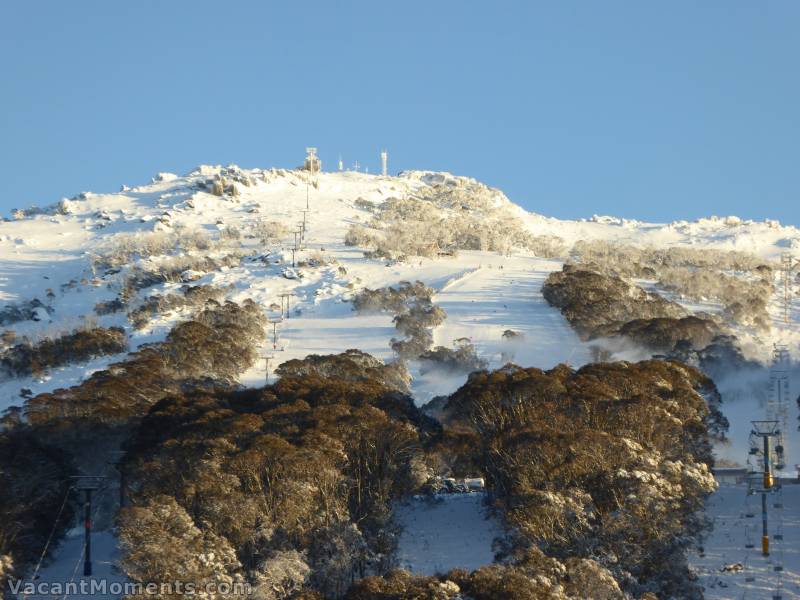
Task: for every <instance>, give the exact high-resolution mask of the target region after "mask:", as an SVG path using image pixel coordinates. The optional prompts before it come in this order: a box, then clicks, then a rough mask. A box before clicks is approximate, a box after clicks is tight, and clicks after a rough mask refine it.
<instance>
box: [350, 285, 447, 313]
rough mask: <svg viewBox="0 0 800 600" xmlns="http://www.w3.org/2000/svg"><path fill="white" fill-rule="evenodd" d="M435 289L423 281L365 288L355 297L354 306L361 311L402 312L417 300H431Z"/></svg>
mask: <svg viewBox="0 0 800 600" xmlns="http://www.w3.org/2000/svg"><path fill="white" fill-rule="evenodd" d="M431 296H433V289H432V288H429V287H428V286H426V285H425V284H424V283H422V282H421V281H416V282H414V283H413V284H412V283H409V282H407V281H403V282H400V285H398V286H396V287H391V286H390V287H385V288H379V289H376V290H371V289H369V288H364V289H363V290H361V291H360V292H359V293H358V294H356V296H355V297H354V298H353V308H354V309H355V310H356V311H357V312H359V313H369V312H389V313H401V312H404V311H405V310H408V307H409V305H410V304H412V303H415V302H416V301H418V300H419V301H425V302H430V299H431Z"/></svg>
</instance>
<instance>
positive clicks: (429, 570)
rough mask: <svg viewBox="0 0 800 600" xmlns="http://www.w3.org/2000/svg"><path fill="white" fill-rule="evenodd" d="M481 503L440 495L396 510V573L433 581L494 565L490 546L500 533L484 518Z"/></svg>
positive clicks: (477, 498)
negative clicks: (400, 571)
mask: <svg viewBox="0 0 800 600" xmlns="http://www.w3.org/2000/svg"><path fill="white" fill-rule="evenodd" d="M485 500H486V496H485V494H483V493H470V494H440V495H437V496H434V497H433V498H431V499H428V498H414V499H412V500H410V501H408V502H407V503H405V504H402V505H400V506H397V507H396V508H395V519H396V521H397V523H398V524H399V525H400V526H401V527H402V531H401V533H400V540H399V548H398V556H397V558H398V563H399V567H400V568H401V569H407V570H409V571H412V572H414V573H420V574H423V575H434V574H436V573H446V572H447V571H450V570H451V569H455V568H464V569H468V570H474V569H477V568H478V567H481V566H483V565H487V564H491V563H492V562H494V552H493V550H492V543H493V542H494V539H495V538H497V537H500V536H501V535H502V529H501V527H500V525H499V523H498V522H497V521H496V520H495V519H494V518H493V517H491V516H490V515H489V514H488V513H487V511H486V507H485V506H484V503H485Z"/></svg>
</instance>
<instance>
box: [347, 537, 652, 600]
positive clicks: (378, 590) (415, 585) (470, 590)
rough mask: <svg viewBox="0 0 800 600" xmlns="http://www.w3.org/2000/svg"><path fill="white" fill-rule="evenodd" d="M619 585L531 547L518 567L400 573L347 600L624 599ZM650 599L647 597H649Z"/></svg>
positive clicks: (367, 582)
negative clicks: (421, 574) (416, 574)
mask: <svg viewBox="0 0 800 600" xmlns="http://www.w3.org/2000/svg"><path fill="white" fill-rule="evenodd" d="M624 597H625V596H624V595H623V593H622V590H621V589H620V587H619V584H618V583H617V582H616V580H615V579H614V578H613V576H611V574H610V573H609V572H608V570H606V569H604V568H602V567H601V566H600V565H599V564H598V563H597V562H596V561H594V560H591V559H581V558H568V559H566V560H564V561H559V560H557V559H555V558H551V557H548V556H546V555H544V553H542V552H541V551H540V550H538V549H536V548H529V549H528V550H527V551H526V552H525V553H523V554H522V555H521V556H519V557H516V560H515V562H514V564H503V565H490V566H486V567H481V568H480V569H477V570H475V571H473V572H471V573H469V572H467V571H464V570H461V569H456V570H453V571H450V572H449V573H446V574H442V575H439V576H437V577H414V576H413V575H411V574H409V573H407V572H405V571H395V572H392V573H390V574H389V575H388V576H386V577H369V578H366V579H363V580H361V581H359V582H358V583H356V584H355V585H354V586H353V587H352V588H351V589H350V592H349V594H348V595H347V600H463V599H464V598H470V599H473V600H586V599H587V598H591V599H592V600H623V598H624ZM645 597H646V596H642V598H645Z"/></svg>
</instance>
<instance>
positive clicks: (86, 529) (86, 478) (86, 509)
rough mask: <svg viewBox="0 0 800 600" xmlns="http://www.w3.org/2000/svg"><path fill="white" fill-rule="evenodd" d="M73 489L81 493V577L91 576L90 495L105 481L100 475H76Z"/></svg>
mask: <svg viewBox="0 0 800 600" xmlns="http://www.w3.org/2000/svg"><path fill="white" fill-rule="evenodd" d="M73 479H75V480H76V483H75V489H76V490H78V491H82V492H83V575H84V577H91V575H92V493H93V492H96V491H97V490H99V489H100V484H101V483H102V482H103V481H104V480H105V477H103V476H101V475H76V476H74V477H73Z"/></svg>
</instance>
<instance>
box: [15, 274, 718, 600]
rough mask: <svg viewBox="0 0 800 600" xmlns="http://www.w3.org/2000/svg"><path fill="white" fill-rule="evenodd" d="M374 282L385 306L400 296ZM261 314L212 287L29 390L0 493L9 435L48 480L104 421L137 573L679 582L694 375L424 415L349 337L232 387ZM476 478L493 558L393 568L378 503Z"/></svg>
mask: <svg viewBox="0 0 800 600" xmlns="http://www.w3.org/2000/svg"><path fill="white" fill-rule="evenodd" d="M381 295H382V296H383V297H385V298H386V299H387V303H388V304H389V305H391V303H392V299H393V298H395V297H396V296H398V295H401V296H402V295H405V296H407V297H412V296H413V295H412V294H408V293H407V290H406V291H399V290H395V291H394V292H389V291H386V292H384V293H383V294H381ZM372 297H373V298H374V297H376V296H375V294H372ZM380 304H381V305H383V301H381V302H380ZM263 326H264V323H263V317H262V316H261V312H260V311H259V310H258V308H257V307H255V306H254V305H252V304H248V303H245V304H243V305H241V306H240V305H236V304H233V303H226V304H219V303H216V302H215V301H214V300H209V301H208V305H207V308H205V309H204V310H203V311H201V312H200V313H198V315H197V316H196V317H195V318H194V319H193V320H191V321H188V322H186V323H182V324H180V325H178V326H176V327H175V328H174V329H173V330H172V332H171V333H170V334H169V336H168V337H167V339H166V340H165V342H163V343H162V344H156V345H153V346H151V347H147V348H144V349H142V350H140V351H139V352H136V353H134V354H132V355H131V356H130V358H129V359H128V360H127V361H125V362H122V363H118V364H116V365H112V366H111V367H109V369H107V370H105V371H101V372H99V373H96V374H95V375H93V376H92V377H90V378H89V379H88V380H87V381H85V382H84V383H83V384H81V385H80V386H77V387H74V388H70V389H68V390H59V391H57V392H55V393H53V394H43V395H40V396H37V397H36V398H33V399H32V400H30V401H29V402H28V403H27V405H26V407H25V415H26V416H27V421H28V422H27V423H24V422H23V421H21V420H19V418H18V414H17V418H12V416H10V415H9V416H7V417H6V419H5V425H6V431H5V432H4V433H3V436H4V437H3V439H2V440H0V460H2V461H3V462H2V463H0V465H2V466H3V468H2V469H0V474H1V475H0V476H2V477H4V478H5V479H6V480H5V481H4V483H6V487H7V488H8V489H12V490H17V489H18V488H19V486H22V485H24V484H25V481H24V474H23V472H22V471H16V470H14V469H12V468H10V467H9V468H7V467H6V465H9V464H10V463H11V462H13V460H14V456H15V455H14V454H13V453H10V454H9V450H10V449H11V448H12V446H10V445H3V444H4V443H6V442H7V441H8V442H9V443H11V442H10V440H12V437H11V436H16V437H14V438H13V439H17V438H20V439H25V440H28V442H27V443H29V444H38V445H40V446H41V447H42V449H41V450H40V451H39V454H35V453H29V455H30V456H34V457H37V456H41V458H36V460H39V461H45V462H47V461H51V462H52V467H49V468H50V469H51V471H49V472H51V474H53V481H58V480H59V479H58V478H59V477H60V476H59V475H58V473H59V472H61V471H59V469H61V470H63V469H67V467H66V466H65V465H66V463H62V462H58V461H56V460H55V458H53V457H55V456H70V455H72V456H74V457H75V458H76V462H78V463H80V464H84V465H85V464H86V463H87V455H88V454H92V453H93V454H97V445H96V442H93V443H92V445H91V447H88V446H87V439H90V438H89V437H88V436H82V435H81V432H85V431H87V428H89V429H91V430H92V431H93V432H94V433H95V434H96V433H97V432H98V431H100V430H103V428H105V430H106V431H107V432H108V433H107V437H112V438H114V439H116V444H119V443H120V442H121V441H123V440H126V439H127V441H126V442H125V443H124V447H125V449H126V450H127V453H126V456H125V460H124V464H123V465H122V468H123V469H124V471H125V473H126V476H127V480H128V482H129V484H128V492H129V494H128V495H129V500H130V506H129V507H127V508H125V509H123V510H122V511H121V512H120V513H119V516H118V521H117V524H118V528H119V534H120V540H121V548H122V551H123V559H122V563H121V565H122V568H123V569H124V570H125V572H126V574H127V575H128V576H129V577H131V578H132V579H133V580H136V581H160V580H162V579H170V578H174V574H175V573H180V574H181V575H180V578H181V579H182V580H184V581H192V582H195V583H197V584H203V583H206V582H216V583H222V582H227V583H230V582H237V581H246V582H248V583H250V584H251V585H252V586H253V587H254V589H255V593H256V597H259V598H295V599H299V598H306V599H312V598H316V599H320V598H330V599H338V598H343V597H347V598H351V599H362V598H397V599H405V598H408V599H411V598H420V597H422V598H453V599H455V598H458V597H459V596H458V594H459V593H461V594H462V597H463V594H467V596H468V597H472V598H487V599H488V598H492V599H503V598H508V599H509V600H511V599H517V598H544V597H548V598H565V599H566V598H575V599H577V598H585V597H587V595H588V594H590V593H597V590H603V596H602V597H605V598H623V594H625V593H627V594H629V597H634V598H647V597H648V596H647V595H646V593H647V592H653V593H657V594H659V595H661V594H664V595H668V594H674V595H676V596H679V597H685V598H691V597H693V594H695V590H694V588H693V585H692V584H691V582H690V581H689V580H688V578H687V576H686V571H685V556H684V552H685V550H686V547H687V545H688V544H690V543H691V542H692V540H693V539H694V536H695V535H696V534H697V533H698V532H700V531H701V529H702V526H703V521H702V519H701V518H700V517H699V516H698V513H697V511H698V510H699V508H700V506H701V505H702V501H703V498H704V497H705V495H706V494H707V493H709V491H710V490H711V489H712V487H713V479H712V478H711V477H710V475H709V472H708V470H707V466H708V464H710V441H709V439H710V435H711V434H721V433H722V431H723V430H724V428H725V422H724V419H723V418H722V417H721V416H720V415H719V412H718V409H717V402H718V395H717V394H716V392H715V388H714V387H713V384H712V383H711V382H710V380H708V379H706V378H705V377H704V376H702V375H701V374H700V373H699V372H697V371H695V370H693V369H691V368H689V367H684V366H681V365H678V364H677V363H670V362H664V361H654V362H649V363H642V364H638V365H634V364H627V363H619V364H603V365H594V366H591V367H585V368H584V369H581V370H580V371H577V372H575V371H572V370H571V369H569V368H568V367H566V366H560V367H557V368H556V369H553V370H552V371H548V372H544V371H539V370H538V369H521V368H518V367H513V366H508V367H506V368H504V369H502V370H500V371H495V372H493V373H489V372H486V371H479V372H477V373H473V374H472V375H471V376H470V378H469V380H468V382H467V384H465V386H464V387H462V388H461V389H460V390H458V391H457V392H456V393H454V394H453V395H452V396H451V397H450V398H449V399H447V400H446V402H445V406H444V410H443V413H442V414H443V423H442V424H440V423H438V422H437V421H434V420H433V419H431V418H430V417H428V416H426V415H424V414H423V412H422V411H421V410H420V409H419V408H417V407H416V406H415V404H414V402H413V400H412V399H411V398H410V397H409V396H407V395H405V394H404V390H406V389H407V387H408V381H409V377H408V372H407V371H406V370H405V367H404V366H403V365H402V363H392V364H389V365H385V364H383V363H382V362H381V361H378V360H376V359H375V358H373V357H371V356H369V355H366V354H364V353H362V352H359V351H357V350H349V351H347V352H345V353H343V354H339V355H334V356H310V357H308V358H306V359H303V360H292V361H289V362H287V363H285V364H284V365H282V366H281V367H280V369H279V371H278V373H279V375H280V379H279V380H278V381H277V382H276V383H275V384H273V385H270V386H266V387H264V388H261V389H237V388H235V387H231V386H230V383H231V382H232V381H233V378H234V377H235V375H236V373H238V372H240V371H241V370H242V368H244V366H247V365H249V364H252V363H253V361H254V360H255V358H256V354H255V346H256V345H255V342H256V341H257V340H258V339H260V336H262V335H263ZM208 376H211V377H213V379H207V377H208ZM701 392H702V394H703V395H701ZM704 397H705V398H707V399H709V401H710V402H711V404H712V406H711V409H709V408H708V406H707V404H706V400H704ZM709 432H711V434H709ZM109 434H110V435H109ZM94 439H95V440H96V439H97V438H96V435H95V438H94ZM106 443H109V442H106ZM65 451H66V453H65ZM48 452H49V453H52V457H50V458H47V457H48V456H50V454H47V453H48ZM45 462H42V464H45ZM47 464H50V463H47ZM475 474H481V475H483V476H484V477H486V479H487V483H488V485H489V487H490V489H491V491H492V497H493V498H494V499H495V508H496V509H497V510H498V511H499V514H500V515H501V516H502V517H503V519H504V521H505V523H506V524H507V525H508V531H509V534H508V537H507V539H506V540H505V541H504V543H503V546H502V547H503V558H504V560H503V563H502V564H499V565H494V566H487V567H484V568H481V569H479V570H477V571H475V572H472V573H468V572H465V571H454V572H451V573H448V574H444V575H442V576H441V577H438V578H421V577H413V576H411V575H409V574H405V573H401V572H397V571H394V569H395V563H394V558H393V557H394V550H395V547H396V543H397V530H396V527H395V525H394V524H393V521H392V507H393V505H394V503H395V502H396V501H398V500H400V499H402V498H404V497H407V496H408V495H409V494H412V493H424V490H426V489H430V482H431V481H432V480H434V479H435V478H436V477H437V476H455V477H463V476H465V475H475ZM48 489H50V490H52V491H51V493H48V494H46V495H42V494H38V493H37V494H35V495H34V497H33V498H31V500H30V502H29V505H30V506H29V507H20V506H17V504H16V498H17V496H16V495H14V496H9V497H4V498H3V503H2V504H0V510H2V511H6V512H8V513H9V514H10V513H13V511H22V510H52V505H53V503H54V502H57V501H58V499H59V498H60V497H63V496H59V493H61V492H62V491H63V490H61V489H60V488H58V486H57V485H55V484H53V483H49V487H48ZM15 493H16V492H15ZM48 507H50V508H48ZM9 511H10V512H9ZM10 523H11V521H9V525H6V524H5V522H3V524H2V525H0V555H2V554H5V555H7V556H6V557H5V558H4V559H3V560H4V561H5V562H6V563H9V562H11V563H13V564H15V565H19V568H20V569H21V568H23V566H24V565H26V564H29V563H30V561H31V560H32V557H31V554H30V548H33V547H36V543H37V542H39V541H41V536H42V535H46V533H43V531H44V520H42V521H41V522H39V521H23V523H24V526H25V527H27V529H24V531H23V532H22V533H21V534H19V533H18V535H17V538H15V539H12V538H11V537H9V535H10V534H12V533H14V531H12V528H11V525H10ZM14 523H15V525H14V526H16V527H19V523H20V521H19V520H16V521H14ZM47 524H48V526H49V524H50V521H49V520H48V521H47ZM63 526H66V523H65V524H64V525H63ZM58 531H59V532H61V531H63V527H62V526H60V525H59V527H58ZM20 536H21V537H22V538H24V539H30V540H31V544H30V548H28V549H27V550H26V548H27V546H24V547H23V546H20V544H19V542H18V541H16V540H17V539H20ZM4 540H5V542H4ZM154 541H155V543H154ZM3 543H5V545H2V544H3ZM354 582H355V583H354ZM459 590H460V592H459ZM420 594H422V595H420ZM592 597H600V596H592ZM650 597H653V596H650Z"/></svg>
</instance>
